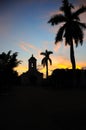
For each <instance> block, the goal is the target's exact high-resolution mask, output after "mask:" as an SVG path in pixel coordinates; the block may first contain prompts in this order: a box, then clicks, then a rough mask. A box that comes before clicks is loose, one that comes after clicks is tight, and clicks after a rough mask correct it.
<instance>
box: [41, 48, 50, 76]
mask: <svg viewBox="0 0 86 130" xmlns="http://www.w3.org/2000/svg"><path fill="white" fill-rule="evenodd" d="M40 54H41V55H44V58H43V59H42V62H41V64H42V65H43V67H45V66H46V78H47V77H48V61H49V62H50V65H52V60H51V59H50V57H49V55H50V54H53V52H52V51H48V50H46V51H45V52H41V53H40Z"/></svg>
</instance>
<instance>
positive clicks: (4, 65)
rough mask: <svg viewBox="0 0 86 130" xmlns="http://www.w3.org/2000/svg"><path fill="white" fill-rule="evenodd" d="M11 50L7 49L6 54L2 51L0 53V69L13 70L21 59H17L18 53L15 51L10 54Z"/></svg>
mask: <svg viewBox="0 0 86 130" xmlns="http://www.w3.org/2000/svg"><path fill="white" fill-rule="evenodd" d="M11 52H12V51H8V53H7V54H6V53H5V52H2V54H0V69H1V70H13V69H14V68H15V67H17V66H18V65H19V64H20V63H21V61H18V60H17V58H16V57H17V55H18V53H17V52H15V53H13V54H12V55H11Z"/></svg>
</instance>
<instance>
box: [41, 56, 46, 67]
mask: <svg viewBox="0 0 86 130" xmlns="http://www.w3.org/2000/svg"><path fill="white" fill-rule="evenodd" d="M41 64H42V65H43V67H45V66H46V57H44V58H43V59H42V61H41Z"/></svg>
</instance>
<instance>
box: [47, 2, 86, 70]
mask: <svg viewBox="0 0 86 130" xmlns="http://www.w3.org/2000/svg"><path fill="white" fill-rule="evenodd" d="M72 9H74V6H73V5H72V4H70V3H69V2H68V0H63V5H62V7H61V8H60V11H62V13H63V14H56V15H54V16H53V17H51V19H50V20H49V21H48V23H51V25H58V24H60V23H63V25H62V26H61V27H60V29H59V30H58V32H57V34H56V38H55V44H57V43H58V42H59V41H62V40H63V38H64V39H65V45H69V46H70V60H71V63H72V69H76V62H75V56H74V43H75V45H76V47H77V46H78V44H79V43H80V44H81V45H82V44H83V37H84V34H83V29H86V24H85V23H82V22H80V18H79V16H80V14H82V13H84V12H85V11H86V6H82V7H80V8H79V9H78V10H76V11H75V12H74V11H72Z"/></svg>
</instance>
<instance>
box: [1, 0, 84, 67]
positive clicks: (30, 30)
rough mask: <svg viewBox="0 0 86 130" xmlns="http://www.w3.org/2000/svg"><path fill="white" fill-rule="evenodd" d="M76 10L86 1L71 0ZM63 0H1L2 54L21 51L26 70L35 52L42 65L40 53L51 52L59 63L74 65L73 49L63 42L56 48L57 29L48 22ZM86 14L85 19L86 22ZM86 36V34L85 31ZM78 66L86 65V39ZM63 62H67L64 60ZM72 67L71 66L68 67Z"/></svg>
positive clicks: (80, 48)
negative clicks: (71, 57) (71, 61)
mask: <svg viewBox="0 0 86 130" xmlns="http://www.w3.org/2000/svg"><path fill="white" fill-rule="evenodd" d="M70 2H72V3H73V4H74V5H75V6H76V8H77V7H78V6H79V5H81V4H86V1H85V0H82V2H81V0H74V1H73V0H70ZM60 6H61V0H1V1H0V53H1V52H2V51H5V52H7V51H9V50H12V51H13V52H15V51H17V52H19V54H18V59H21V60H22V61H23V62H22V65H21V66H23V67H25V66H26V67H27V60H28V58H30V56H31V55H32V53H33V54H34V55H35V56H36V58H37V59H38V64H41V63H40V62H41V58H42V56H40V52H41V51H45V49H48V50H51V51H53V52H54V54H53V55H52V56H51V57H52V60H53V62H54V63H55V64H57V67H58V64H63V63H64V60H66V61H68V64H69V63H70V58H69V47H65V46H64V44H63V43H62V44H61V45H60V44H58V45H57V46H56V45H54V38H55V34H56V30H58V28H59V26H57V27H52V26H51V25H49V24H48V23H47V21H48V20H49V19H50V17H51V16H52V15H53V14H54V13H56V11H58V10H59V7H60ZM85 18H86V13H84V14H83V15H82V17H81V20H82V21H84V22H86V20H85ZM85 37H86V31H85ZM75 57H76V60H77V61H76V62H77V64H80V65H82V66H85V65H86V64H85V63H86V38H84V43H83V46H82V47H81V46H80V45H79V47H78V48H75ZM62 59H63V60H62ZM68 66H69V65H68Z"/></svg>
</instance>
